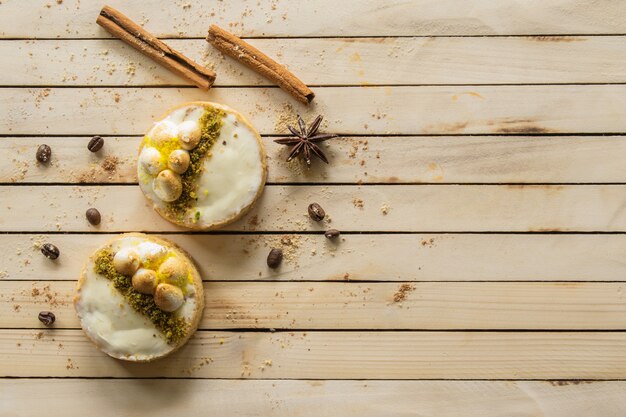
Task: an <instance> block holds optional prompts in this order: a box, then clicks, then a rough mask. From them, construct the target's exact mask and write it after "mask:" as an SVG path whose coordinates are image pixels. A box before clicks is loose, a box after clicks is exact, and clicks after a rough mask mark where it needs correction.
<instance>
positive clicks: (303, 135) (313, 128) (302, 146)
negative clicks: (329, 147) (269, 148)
mask: <svg viewBox="0 0 626 417" xmlns="http://www.w3.org/2000/svg"><path fill="white" fill-rule="evenodd" d="M322 119H323V117H322V116H321V115H320V116H317V117H316V118H315V120H313V123H311V125H310V126H309V128H308V129H307V127H306V125H305V123H304V120H302V117H300V115H298V127H299V128H300V130H297V129H296V128H294V127H293V126H287V129H289V131H290V132H291V133H293V134H294V135H295V137H294V138H281V139H275V140H274V142H276V143H280V144H281V145H289V146H293V147H292V148H291V151H290V152H289V156H288V157H287V162H289V161H291V160H292V159H293V158H295V157H296V156H298V155H304V160H305V161H306V164H307V165H308V166H311V155H315V156H317V157H318V158H319V159H321V160H322V161H324V162H326V163H328V159H326V155H324V152H322V150H321V149H320V147H319V146H317V145H316V144H317V143H319V142H323V141H325V140H328V139H333V138H336V137H337V135H331V134H325V133H322V134H319V135H318V134H317V130H318V129H319V128H320V124H321V123H322Z"/></svg>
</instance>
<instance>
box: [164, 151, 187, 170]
mask: <svg viewBox="0 0 626 417" xmlns="http://www.w3.org/2000/svg"><path fill="white" fill-rule="evenodd" d="M189 163H190V159H189V152H187V151H183V150H182V149H176V150H175V151H172V153H170V156H169V157H168V158H167V166H168V167H169V169H171V170H172V171H174V172H175V173H177V174H182V173H183V172H185V171H187V168H189Z"/></svg>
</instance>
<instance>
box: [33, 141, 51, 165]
mask: <svg viewBox="0 0 626 417" xmlns="http://www.w3.org/2000/svg"><path fill="white" fill-rule="evenodd" d="M50 156H52V149H50V147H49V146H48V145H45V144H44V145H40V146H39V148H37V153H36V154H35V157H36V158H37V160H38V161H39V162H41V163H42V164H45V163H46V162H48V161H49V160H50Z"/></svg>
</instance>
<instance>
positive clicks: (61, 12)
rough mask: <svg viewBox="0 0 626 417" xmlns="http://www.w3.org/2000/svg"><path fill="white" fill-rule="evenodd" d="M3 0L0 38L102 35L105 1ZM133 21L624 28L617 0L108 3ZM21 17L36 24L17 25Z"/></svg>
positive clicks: (463, 29) (332, 31)
mask: <svg viewBox="0 0 626 417" xmlns="http://www.w3.org/2000/svg"><path fill="white" fill-rule="evenodd" d="M22 4H23V1H22V0H3V2H2V4H1V5H0V7H1V8H2V12H1V13H0V28H2V30H1V31H0V35H1V36H3V37H28V38H31V37H46V38H55V37H62V38H65V37H80V38H84V37H103V36H106V35H105V32H104V31H103V30H101V29H100V28H98V27H97V26H96V25H94V24H93V22H94V20H95V17H96V16H97V14H98V11H99V10H100V8H101V7H102V3H101V2H98V1H96V0H64V1H63V3H62V4H56V3H55V2H52V3H50V2H48V1H46V0H32V1H30V2H29V4H30V7H23V6H22ZM108 4H109V5H110V6H112V7H115V8H119V9H120V11H122V12H124V13H125V14H126V15H128V17H130V18H131V19H134V20H136V21H137V22H139V23H140V24H143V25H144V26H145V27H146V29H147V30H149V31H150V32H152V33H154V34H155V35H157V36H165V37H184V36H194V37H204V36H205V35H206V31H207V29H208V26H209V24H211V23H216V24H218V25H220V26H225V27H227V28H230V29H231V30H233V31H236V32H237V34H238V35H244V36H337V35H341V36H348V35H350V36H360V35H364V36H373V35H384V36H394V35H409V36H415V35H426V36H428V35H493V34H499V35H507V34H540V35H546V34H548V35H549V34H576V33H583V34H585V33H620V34H621V33H625V32H626V26H625V23H624V22H623V19H620V17H621V16H624V15H625V14H626V6H625V5H624V3H623V2H621V1H619V0H600V1H594V2H588V1H583V0H555V1H551V2H549V3H545V2H540V1H531V2H518V1H515V0H502V1H498V2H495V3H494V2H492V1H489V0H476V1H472V2H467V1H464V0H445V1H441V2H431V1H428V0H414V1H410V2H406V1H402V2H401V1H394V2H391V3H386V4H384V5H383V4H381V2H380V1H377V0H357V1H351V2H341V3H337V2H334V1H331V0H316V1H309V2H306V3H300V2H295V3H294V2H290V1H284V0H280V1H272V2H269V1H268V2H257V1H256V0H242V1H238V2H237V3H235V4H231V3H228V2H214V3H206V2H204V1H202V0H192V1H186V2H161V1H159V0H148V1H138V0H134V1H128V0H110V1H109V2H108ZM15 22H37V24H36V25H28V26H26V25H19V24H15Z"/></svg>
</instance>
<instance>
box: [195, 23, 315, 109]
mask: <svg viewBox="0 0 626 417" xmlns="http://www.w3.org/2000/svg"><path fill="white" fill-rule="evenodd" d="M206 40H207V42H209V43H210V44H211V45H213V46H214V47H216V48H217V49H219V50H220V51H222V52H223V53H225V54H226V55H229V56H231V57H233V58H235V59H236V60H238V61H239V62H241V63H242V64H244V65H246V66H248V67H250V68H252V69H253V70H254V71H256V72H258V73H259V74H261V75H263V76H264V77H266V78H268V79H269V80H271V81H274V82H275V83H276V84H278V85H279V86H280V87H281V88H282V89H283V90H285V91H287V92H288V93H289V94H291V95H292V96H294V97H295V98H296V99H298V100H299V101H301V102H303V103H305V104H308V103H310V102H311V100H313V97H315V93H313V91H311V89H309V87H307V86H306V84H304V83H303V82H302V81H300V80H299V79H298V78H297V77H296V76H295V75H293V74H292V73H291V72H289V71H288V70H287V68H285V67H284V66H282V65H280V64H279V63H278V62H276V61H274V60H273V59H272V58H270V57H269V56H267V55H265V54H264V53H263V52H261V51H259V50H258V49H256V48H255V47H254V46H252V45H250V44H249V43H247V42H245V41H244V40H242V39H240V38H238V37H237V36H235V35H233V34H232V33H230V32H228V31H226V30H224V29H222V28H220V27H219V26H217V25H211V27H210V28H209V35H208V36H207V39H206Z"/></svg>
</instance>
